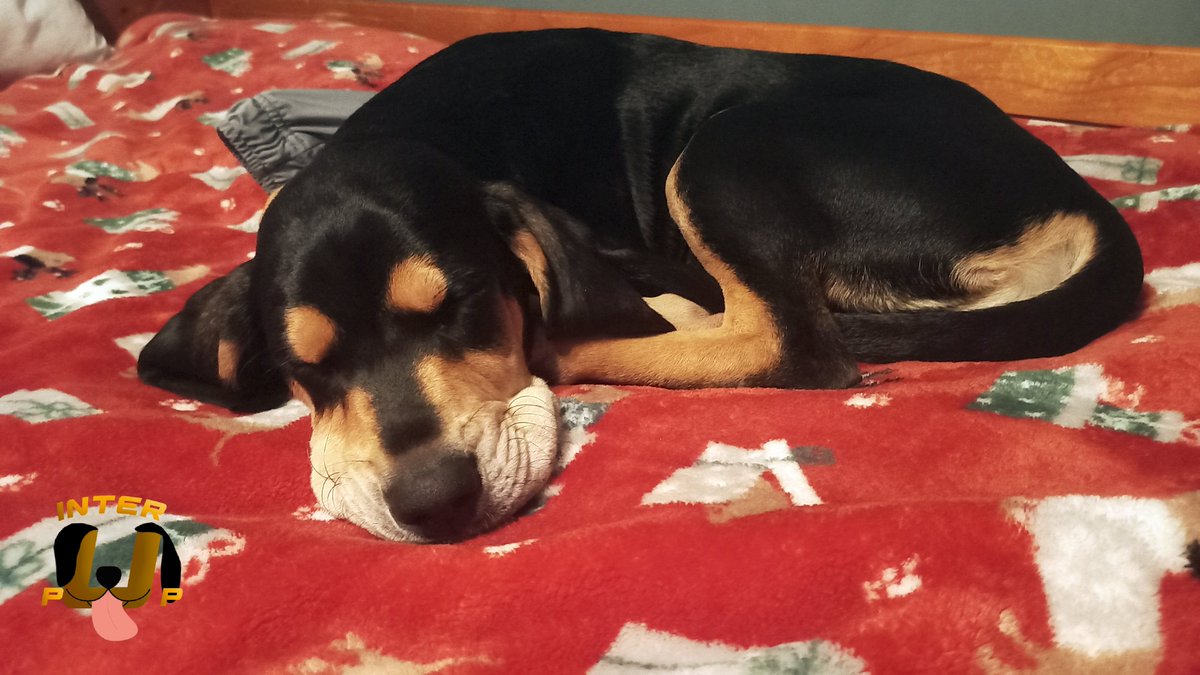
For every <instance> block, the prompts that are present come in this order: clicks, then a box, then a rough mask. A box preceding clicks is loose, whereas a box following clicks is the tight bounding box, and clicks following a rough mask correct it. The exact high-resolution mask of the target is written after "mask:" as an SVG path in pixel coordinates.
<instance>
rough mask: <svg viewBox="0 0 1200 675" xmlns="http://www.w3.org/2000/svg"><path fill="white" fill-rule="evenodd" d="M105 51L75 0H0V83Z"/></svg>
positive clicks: (90, 23) (98, 56)
mask: <svg viewBox="0 0 1200 675" xmlns="http://www.w3.org/2000/svg"><path fill="white" fill-rule="evenodd" d="M107 52H108V43H106V42H105V41H104V38H103V37H101V35H100V34H99V33H97V32H96V27H95V26H93V25H92V22H91V21H90V20H89V19H88V17H87V14H86V13H84V11H83V7H81V6H80V5H79V3H78V2H76V0H0V87H4V86H6V85H8V84H9V83H10V82H12V81H13V80H15V79H17V78H19V77H22V76H25V75H32V74H34V73H52V72H54V71H55V70H57V69H58V68H59V67H60V66H62V65H63V64H64V63H67V62H69V61H93V60H95V59H98V58H100V57H102V56H104V55H105V54H106V53H107Z"/></svg>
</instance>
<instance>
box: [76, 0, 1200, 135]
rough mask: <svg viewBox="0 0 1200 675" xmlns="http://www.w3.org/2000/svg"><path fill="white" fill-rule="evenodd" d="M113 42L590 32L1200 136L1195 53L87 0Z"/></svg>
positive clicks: (664, 21)
mask: <svg viewBox="0 0 1200 675" xmlns="http://www.w3.org/2000/svg"><path fill="white" fill-rule="evenodd" d="M85 5H90V6H89V13H90V14H91V15H92V16H93V18H94V19H95V20H96V22H97V25H98V26H100V28H101V30H102V31H104V32H106V33H108V34H109V35H112V34H114V33H116V32H118V31H119V30H121V29H122V28H124V27H125V26H126V25H128V24H129V23H130V22H131V21H132V20H134V19H136V18H138V17H140V16H143V15H145V14H148V13H150V12H152V11H188V12H192V13H196V14H203V15H207V16H214V17H294V18H302V17H317V16H322V17H330V18H337V19H340V20H344V21H350V22H353V23H358V24H363V25H368V26H380V27H386V28H394V29H397V30H405V31H409V32H412V33H417V34H419V35H424V36H426V37H430V38H433V39H437V40H442V41H445V42H451V41H454V40H458V39H461V38H464V37H467V36H469V35H475V34H478V33H486V32H490V31H505V30H529V29H535V28H563V27H578V26H593V27H597V28H608V29H611V30H622V31H633V32H646V33H658V34H660V35H669V36H672V37H677V38H682V39H685V40H692V41H694V42H701V43H705V44H712V45H723V46H730V47H746V48H752V49H766V50H773V51H785V52H812V53H823V54H839V55H844V56H860V57H870V58H879V59H888V60H892V61H899V62H901V63H906V64H909V65H912V66H916V67H918V68H924V69H926V70H932V71H934V72H938V73H942V74H944V75H948V76H950V77H953V78H955V79H958V80H962V81H964V82H967V83H969V84H971V85H973V86H974V87H976V88H977V89H979V90H980V91H982V92H984V93H985V94H987V95H988V96H989V97H991V98H992V99H993V100H994V101H996V102H997V103H998V104H999V105H1000V107H1002V108H1003V109H1004V110H1006V111H1007V112H1009V113H1011V114H1014V115H1028V116H1033V117H1042V118H1047V119H1057V120H1068V121H1078V122H1091V123H1095V124H1112V125H1131V126H1158V125H1165V124H1179V123H1186V124H1200V49H1198V48H1187V47H1151V46H1137V45H1125V44H1112V43H1098V42H1075V41H1069V40H1044V39H1036V38H1016V37H996V36H985V35H958V34H949V33H922V32H910V31H893V30H877V29H867V28H836V27H828V26H804V25H788V24H770V23H751V22H741V21H714V20H706V19H673V18H661V17H643V16H627V15H616V14H591V13H578V12H551V11H529V10H514V9H501V8H493V7H456V6H449V5H423V4H416V3H406V2H379V1H377V0H90V2H85Z"/></svg>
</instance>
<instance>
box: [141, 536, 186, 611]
mask: <svg viewBox="0 0 1200 675" xmlns="http://www.w3.org/2000/svg"><path fill="white" fill-rule="evenodd" d="M133 529H134V530H135V531H137V532H152V533H154V534H157V535H158V536H159V538H160V539H162V567H161V568H160V569H161V571H160V572H159V575H158V576H159V580H160V582H161V583H162V587H163V588H179V581H180V579H181V577H182V575H183V571H182V567H181V565H180V562H179V553H178V552H176V551H175V544H174V543H172V542H171V537H170V535H168V534H167V531H166V530H164V529H163V528H161V527H159V526H158V525H156V524H154V523H142V524H141V525H138V526H137V527H135V528H133ZM167 602H168V603H172V602H175V601H174V600H172V599H168V600H167Z"/></svg>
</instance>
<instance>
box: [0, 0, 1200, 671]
mask: <svg viewBox="0 0 1200 675" xmlns="http://www.w3.org/2000/svg"><path fill="white" fill-rule="evenodd" d="M437 48H438V45H436V44H434V43H431V42H429V41H427V40H423V39H421V38H417V37H415V36H411V35H403V34H395V33H384V32H382V31H378V30H371V29H365V28H360V27H356V26H351V25H348V24H332V23H321V22H312V23H309V22H266V21H257V22H256V21H245V22H239V21H203V20H196V19H189V18H186V17H182V16H170V17H152V18H150V19H146V20H143V21H141V22H139V23H138V24H136V25H135V26H134V27H133V28H131V29H130V31H129V32H128V33H127V34H126V35H125V37H124V39H123V40H122V45H121V47H120V49H119V50H118V51H117V53H116V54H115V55H114V56H113V57H112V58H111V59H110V60H108V61H106V62H104V63H101V64H97V65H94V66H86V65H85V66H69V67H67V68H66V69H65V70H64V71H63V72H62V73H60V74H59V75H58V76H55V77H42V78H30V79H26V80H24V81H21V82H19V83H17V84H15V85H13V86H12V87H11V88H9V89H8V90H6V91H4V92H2V93H0V254H3V259H2V262H0V267H3V276H2V277H0V336H3V341H2V342H0V439H3V440H2V441H0V623H2V624H3V626H4V627H5V628H6V630H5V631H4V634H5V635H6V636H8V637H9V639H8V640H5V641H4V643H3V644H0V664H3V665H0V670H5V671H11V672H55V673H58V672H71V671H78V672H82V671H88V672H108V671H112V670H115V669H117V668H132V667H137V668H142V669H145V670H148V671H154V672H157V671H162V672H168V671H184V672H197V673H212V672H261V671H270V672H276V671H288V672H291V671H297V672H310V673H311V672H349V671H354V672H358V671H357V670H355V668H358V669H362V670H367V671H375V670H391V671H396V670H400V671H402V672H431V671H437V670H446V671H450V672H514V673H530V672H555V673H558V672H577V671H583V670H588V669H593V670H595V671H597V672H647V671H660V670H661V671H676V672H706V673H709V672H713V673H715V672H756V673H757V672H789V673H839V674H840V673H858V672H867V671H870V672H875V673H888V672H912V671H926V672H938V673H945V672H972V671H973V672H980V671H982V672H987V673H998V672H1011V671H1017V670H1026V669H1040V670H1041V671H1042V672H1047V673H1065V672H1096V671H1100V670H1104V669H1105V668H1115V669H1126V670H1129V671H1131V672H1132V671H1150V670H1153V669H1155V668H1156V667H1157V669H1158V671H1159V672H1169V673H1195V672H1197V671H1200V649H1198V648H1197V645H1198V644H1200V612H1197V607H1200V579H1197V578H1194V577H1193V576H1192V575H1191V574H1189V571H1188V555H1187V550H1188V545H1189V542H1193V541H1195V540H1196V538H1197V537H1198V536H1200V426H1198V424H1200V423H1198V422H1197V420H1200V396H1197V395H1196V393H1195V392H1196V384H1195V381H1196V370H1197V366H1198V365H1200V359H1198V358H1197V357H1196V353H1197V349H1198V348H1200V135H1196V134H1194V133H1188V132H1187V130H1180V129H1176V130H1146V129H1097V128H1087V127H1078V126H1063V125H1056V124H1049V123H1035V122H1028V124H1029V127H1030V130H1031V131H1033V132H1034V133H1035V134H1037V135H1038V136H1039V137H1041V138H1043V139H1045V140H1046V141H1047V142H1049V143H1050V144H1051V145H1052V146H1053V147H1054V148H1055V149H1056V150H1058V151H1059V152H1060V153H1062V154H1063V155H1064V156H1066V157H1067V158H1068V161H1069V162H1070V163H1071V164H1072V166H1074V167H1075V168H1076V169H1077V170H1078V171H1080V172H1081V173H1082V174H1084V175H1085V176H1087V177H1088V178H1089V179H1090V180H1091V181H1092V182H1093V183H1094V185H1096V187H1097V188H1098V189H1099V190H1100V191H1101V192H1103V193H1104V194H1105V196H1107V197H1109V198H1111V199H1113V200H1114V202H1115V203H1116V204H1117V205H1118V206H1119V207H1120V208H1121V209H1122V211H1123V213H1124V214H1125V215H1126V217H1127V218H1128V219H1129V221H1130V223H1131V224H1132V225H1133V227H1134V230H1135V231H1136V233H1137V235H1138V238H1139V240H1140V241H1141V243H1142V246H1143V249H1144V252H1145V259H1146V264H1147V265H1146V266H1147V270H1148V271H1149V274H1148V276H1147V285H1146V292H1145V308H1144V310H1143V311H1142V313H1141V315H1140V317H1139V318H1138V319H1136V320H1135V321H1133V322H1130V323H1128V324H1127V325H1125V326H1123V327H1121V328H1120V329H1119V330H1117V331H1116V332H1114V333H1112V334H1111V335H1108V336H1106V337H1104V338H1102V339H1100V340H1098V341H1096V342H1095V343H1094V344H1092V345H1090V346H1088V347H1087V348H1085V349H1083V350H1081V351H1080V352H1078V353H1075V354H1071V355H1068V356H1065V357H1062V358H1056V359H1040V360H1033V361H1023V362H1016V363H984V364H977V363H948V364H917V363H901V364H895V365H892V366H891V367H890V370H887V371H884V372H879V373H877V374H876V375H874V376H873V381H874V382H875V383H876V385H875V386H871V387H867V388H862V389H858V390H850V391H817V392H802V391H774V390H712V391H695V392H675V391H664V390H656V389H641V388H612V387H596V388H586V387H572V388H563V389H560V390H559V394H560V396H561V397H562V404H563V410H564V431H563V451H562V456H561V460H560V465H561V471H560V472H559V474H558V475H557V477H556V478H555V480H554V481H553V484H552V485H551V486H550V487H549V489H547V490H546V492H545V493H544V494H543V495H542V496H541V497H540V498H539V499H538V502H537V504H535V505H534V506H533V507H531V509H529V512H528V513H527V514H526V515H524V516H523V517H522V518H520V519H518V520H517V521H516V522H514V523H512V524H510V525H508V526H505V527H503V528H501V529H499V530H497V531H495V532H492V533H490V534H487V535H485V536H483V537H480V538H478V539H476V540H472V541H469V542H467V543H463V544H457V545H452V546H424V547H422V546H413V545H402V544H396V543H389V542H385V541H380V540H376V539H374V538H372V537H371V536H370V535H368V534H367V533H366V532H363V531H361V530H359V529H358V528H356V527H354V526H351V525H349V524H346V523H343V522H338V521H333V520H331V519H330V518H329V517H328V515H327V514H325V513H323V512H322V511H320V510H318V509H317V508H316V507H315V500H314V498H313V495H312V493H311V492H310V487H309V483H308V475H309V467H308V466H307V461H308V460H307V456H306V453H307V438H308V434H309V424H308V422H307V421H306V420H304V419H303V418H304V417H305V414H304V412H303V409H302V408H301V407H299V405H298V404H296V403H295V402H293V403H292V404H291V405H289V406H287V407H285V408H282V409H280V410H277V411H272V412H269V413H263V414H258V415H251V416H241V417H239V416H235V415H233V414H231V413H228V412H226V411H223V410H220V409H216V408H213V407H210V406H206V405H203V404H199V403H196V402H194V401H187V400H179V399H177V398H176V397H174V396H172V395H170V394H167V393H166V392H163V391H160V390H157V389H152V388H150V387H147V386H144V385H142V384H140V383H139V382H138V381H137V379H136V377H135V376H134V370H133V366H134V358H135V356H134V355H135V354H136V353H137V351H138V349H139V348H140V347H141V346H142V345H143V344H144V343H145V341H146V339H148V337H149V335H150V334H151V333H152V332H153V331H155V330H157V329H158V328H159V327H160V326H161V325H162V323H163V322H164V321H165V320H166V318H167V317H168V316H170V315H171V314H172V313H174V312H175V311H177V310H178V309H179V308H180V306H181V305H182V304H183V301H184V300H185V299H186V298H187V297H188V295H190V294H191V293H192V292H194V291H195V290H196V289H198V288H199V287H200V286H201V285H202V283H203V282H204V281H205V280H208V279H211V278H214V277H215V276H217V275H219V274H223V273H225V272H227V271H228V270H230V269H231V268H232V267H233V266H234V265H236V264H237V263H239V262H240V261H242V260H245V259H246V257H247V255H249V254H250V253H251V251H252V250H253V248H254V234H253V233H254V232H255V230H256V228H257V218H258V217H259V215H260V214H261V208H262V206H263V202H264V200H265V195H264V194H263V193H262V191H261V190H260V189H259V188H258V187H257V186H256V185H255V184H254V183H253V181H252V180H251V179H250V178H249V177H248V176H246V175H244V172H243V171H242V170H241V169H240V167H238V166H237V165H236V162H235V161H234V160H233V158H232V156H231V155H229V154H228V153H227V152H226V150H225V149H224V148H223V146H222V145H221V143H220V141H219V140H218V139H217V137H216V135H215V134H214V133H213V132H212V130H211V128H210V126H209V125H211V124H212V122H213V121H214V120H216V119H218V118H219V117H220V115H221V114H222V111H224V110H226V109H227V108H228V107H229V106H230V105H231V104H232V103H233V102H234V101H235V100H237V99H239V98H242V97H246V96H250V95H253V94H254V93H257V92H259V91H262V90H264V89H268V88H271V87H329V88H335V87H337V88H346V87H357V88H370V87H378V86H381V85H382V84H384V83H386V82H388V81H390V80H392V79H394V78H395V77H397V76H398V75H400V74H401V73H403V72H404V71H405V70H406V69H407V68H409V67H411V66H412V65H413V64H415V63H416V62H418V61H419V60H420V59H422V58H424V57H425V56H427V55H429V54H430V53H432V52H433V51H435V50H436V49H437ZM1046 330H1054V326H1046ZM872 369H875V368H872ZM875 370H878V369H875ZM108 495H111V496H113V498H114V499H112V500H107V499H100V500H99V503H98V500H97V499H96V498H97V496H99V497H104V496H108ZM120 496H126V497H127V499H125V500H124V501H118V500H117V499H116V498H117V497H120ZM84 497H87V498H88V502H87V511H88V512H87V514H86V515H78V513H77V512H78V511H82V510H83V508H84V505H83V502H82V499H83V498H84ZM69 500H74V502H75V503H74V504H71V503H70V502H69ZM147 500H153V501H157V502H161V503H163V504H165V514H163V515H161V516H159V517H158V518H157V519H156V518H155V513H156V509H157V508H158V507H155V506H152V507H151V508H149V509H148V508H145V507H146V502H147ZM60 502H61V503H62V504H61V505H60ZM100 503H102V504H103V505H104V507H105V510H104V512H100V510H99V507H100ZM59 508H62V510H63V511H62V512H63V515H64V519H62V520H60V519H59V517H58V513H59ZM67 515H71V516H72V517H70V518H66V517H65V516H67ZM81 521H83V522H90V523H92V524H93V525H94V526H96V527H97V528H98V533H97V538H96V539H95V542H94V543H95V547H96V548H95V560H94V566H97V567H98V566H101V565H107V564H113V565H117V566H118V567H121V568H123V577H122V578H123V579H128V578H129V577H130V576H131V571H130V562H131V555H132V554H131V551H132V550H133V549H132V542H133V541H134V531H133V527H134V526H137V525H139V524H142V523H150V522H153V523H157V524H160V525H161V526H162V527H163V528H164V529H165V531H166V532H167V533H168V535H169V537H170V539H171V540H172V541H173V542H174V548H175V550H176V551H177V553H178V556H179V558H180V559H181V562H182V582H181V583H180V584H179V586H180V587H181V588H182V592H183V595H182V598H180V599H179V601H177V602H175V603H173V604H169V605H167V606H162V605H161V603H160V597H161V593H160V588H159V587H160V585H161V584H160V582H158V581H155V582H154V588H153V590H151V591H150V594H149V596H148V597H149V601H147V602H146V604H145V605H144V606H142V607H138V608H136V609H135V608H132V607H131V608H130V609H129V610H128V614H127V616H128V618H130V619H132V620H133V622H134V624H135V625H136V627H137V635H136V637H134V638H133V639H131V640H129V641H126V642H108V641H105V640H103V639H101V637H99V636H98V635H97V633H96V632H95V631H93V630H92V627H91V622H92V620H93V617H92V612H93V611H95V612H96V613H97V617H96V620H97V621H101V620H107V619H104V617H101V616H100V612H101V608H100V607H96V608H92V609H86V608H85V609H71V608H69V607H67V606H66V603H65V602H64V601H63V600H60V599H54V592H53V591H54V589H55V588H56V587H58V586H59V585H60V584H66V583H67V581H68V580H67V579H59V578H58V577H57V575H56V568H55V558H54V555H53V551H52V547H53V544H54V541H55V537H56V536H57V535H58V533H59V532H60V530H62V529H63V527H64V526H65V525H68V524H70V523H76V522H81ZM139 536H140V535H139ZM147 536H148V537H151V539H150V540H149V541H152V542H154V541H157V539H155V538H153V537H154V536H153V535H147ZM83 548H84V549H86V550H87V551H90V550H91V549H90V548H88V546H87V545H85V546H84V547H83ZM1198 558H1200V551H1197V550H1195V549H1193V551H1192V561H1193V564H1196V563H1197V562H1200V561H1198V560H1197V559H1198ZM74 559H75V558H74V557H72V560H74ZM85 562H87V563H90V562H91V561H85ZM165 566H166V563H165V562H164V567H165ZM1193 573H1194V571H1193ZM97 583H98V582H95V581H93V582H91V585H92V586H96V584H97ZM122 583H125V582H124V581H123V582H122ZM129 583H130V586H131V587H132V585H133V582H129ZM84 584H85V585H87V582H86V580H84ZM43 601H44V602H45V604H44V605H43ZM102 604H103V603H102ZM111 609H112V608H111V607H109V606H108V605H107V604H104V612H108V611H110V610H111ZM17 636H19V637H20V639H19V640H18V639H13V638H15V637H17Z"/></svg>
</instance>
